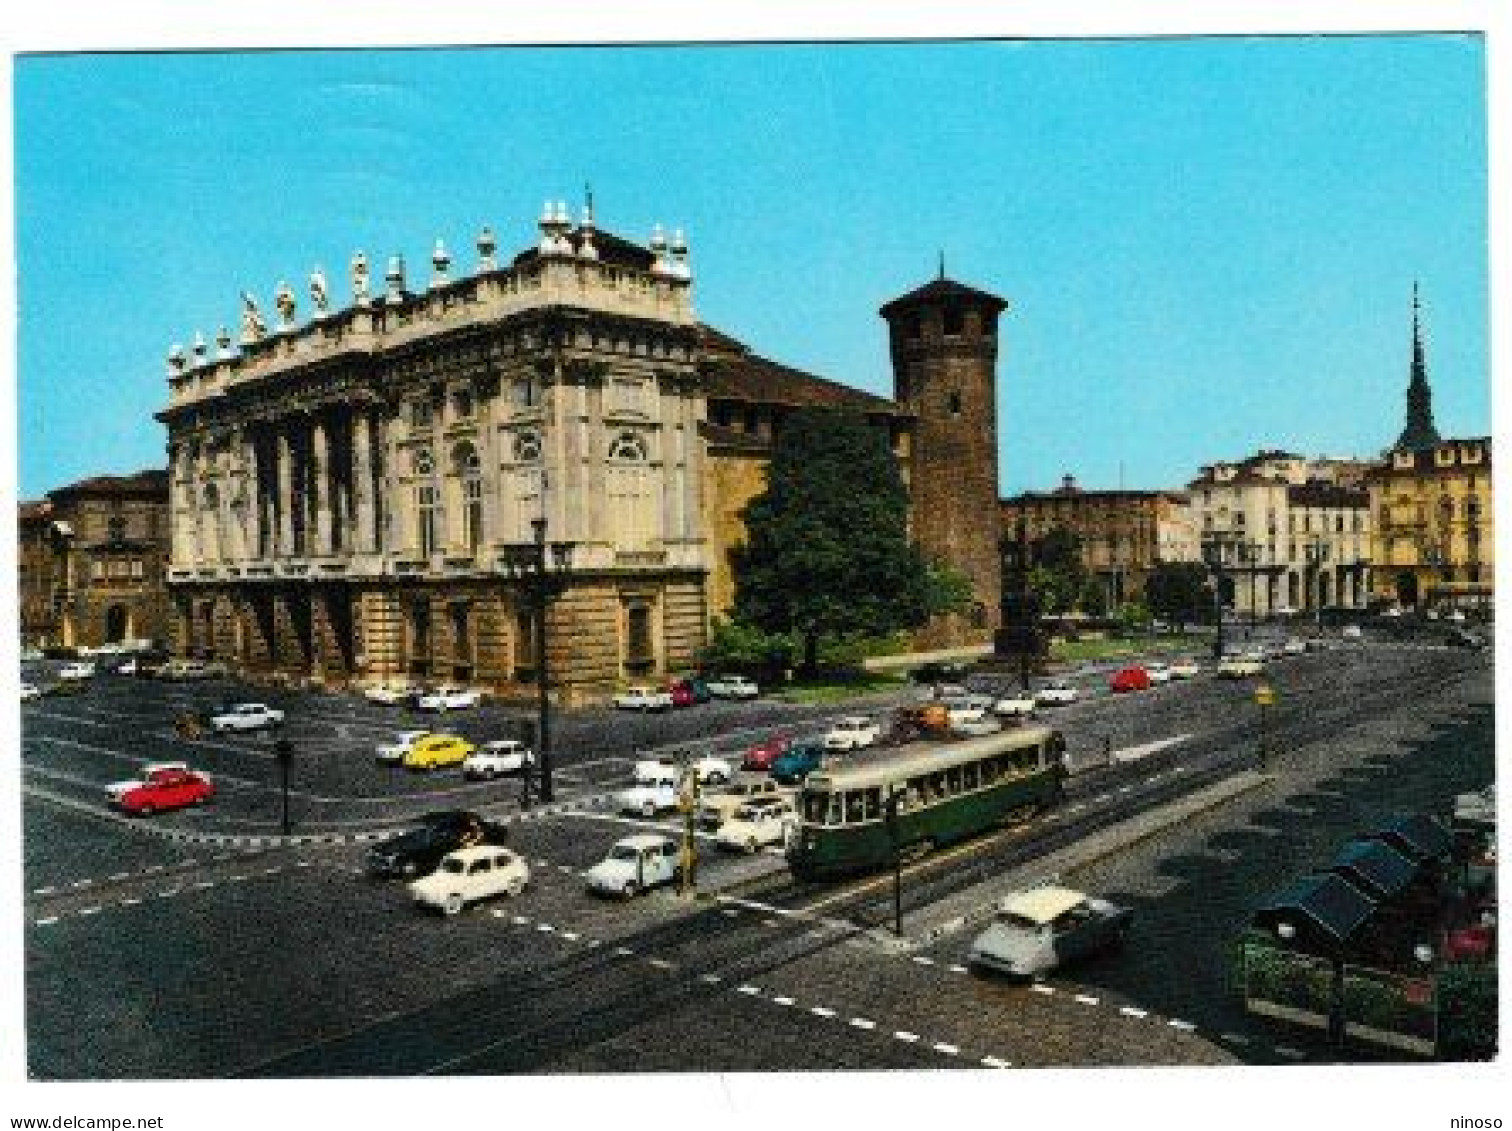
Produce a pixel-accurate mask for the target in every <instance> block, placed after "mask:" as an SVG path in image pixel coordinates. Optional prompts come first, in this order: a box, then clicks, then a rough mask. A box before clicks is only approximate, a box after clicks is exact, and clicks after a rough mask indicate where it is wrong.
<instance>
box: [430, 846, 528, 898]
mask: <svg viewBox="0 0 1512 1131" xmlns="http://www.w3.org/2000/svg"><path fill="white" fill-rule="evenodd" d="M529 882H530V869H529V867H527V866H526V864H525V861H524V860H522V859H520V857H519V856H518V855H516V854H515V853H513V852H511V851H510V850H509V849H507V848H499V847H497V846H496V845H491V844H480V845H476V846H474V847H472V848H460V849H458V850H457V851H456V852H449V853H447V854H446V855H445V856H444V857H442V859H441V863H440V865H439V866H438V867H437V868H436V870H435V871H434V872H432V873H431V874H430V875H428V876H425V877H423V878H421V879H418V880H416V881H414V882H413V883H412V884H410V886H409V890H410V896H411V897H412V898H413V899H414V901H415V903H416V904H417V905H418V906H420V907H430V908H434V909H435V910H437V911H439V912H441V914H443V915H456V914H457V913H458V912H460V911H461V910H462V909H463V908H465V907H466V906H467V905H468V904H469V903H477V902H478V901H479V900H482V899H492V898H493V897H494V896H498V895H507V896H511V897H513V896H517V895H519V894H520V893H521V892H523V891H524V890H525V885H526V884H527V883H529Z"/></svg>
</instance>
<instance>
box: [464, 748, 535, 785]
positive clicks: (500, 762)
mask: <svg viewBox="0 0 1512 1131" xmlns="http://www.w3.org/2000/svg"><path fill="white" fill-rule="evenodd" d="M534 765H535V751H534V750H532V749H531V748H530V747H528V746H526V745H525V744H524V743H523V742H520V741H519V740H518V739H513V738H496V739H494V740H493V741H492V742H485V743H484V744H483V745H482V746H480V747H478V748H477V749H476V750H474V751H473V752H472V753H471V754H469V755H468V756H467V757H466V758H464V759H463V760H462V776H463V777H464V778H483V779H485V780H490V779H493V778H496V777H499V776H500V775H502V774H517V773H519V772H520V771H521V770H523V769H524V768H525V767H526V766H534Z"/></svg>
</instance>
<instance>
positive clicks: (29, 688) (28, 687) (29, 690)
mask: <svg viewBox="0 0 1512 1131" xmlns="http://www.w3.org/2000/svg"><path fill="white" fill-rule="evenodd" d="M40 698H42V689H41V688H40V687H38V686H37V685H36V684H35V683H23V684H22V685H21V702H23V703H25V702H26V701H27V700H28V699H40Z"/></svg>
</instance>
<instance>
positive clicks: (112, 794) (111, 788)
mask: <svg viewBox="0 0 1512 1131" xmlns="http://www.w3.org/2000/svg"><path fill="white" fill-rule="evenodd" d="M159 770H173V771H176V772H178V773H188V772H189V763H188V762H148V763H147V764H146V765H145V766H143V767H142V768H141V769H140V770H139V771H137V776H136V777H134V778H128V779H127V780H125V781H117V782H111V783H110V784H109V785H107V786H106V787H105V795H106V796H107V797H109V798H110V801H111V803H112V804H119V803H120V800H121V798H122V797H124V796H125V795H126V794H127V793H130V792H131V791H132V790H133V789H136V788H137V786H139V785H141V784H143V783H144V782H146V781H147V779H148V778H150V777H151V776H152V775H153V774H155V773H157V772H158V771H159ZM199 776H200V777H202V778H206V779H208V778H209V776H210V775H209V774H206V773H203V772H199Z"/></svg>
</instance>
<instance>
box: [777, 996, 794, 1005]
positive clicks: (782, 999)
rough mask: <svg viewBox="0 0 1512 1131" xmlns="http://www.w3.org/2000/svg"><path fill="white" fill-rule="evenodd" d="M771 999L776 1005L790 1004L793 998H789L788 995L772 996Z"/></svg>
mask: <svg viewBox="0 0 1512 1131" xmlns="http://www.w3.org/2000/svg"><path fill="white" fill-rule="evenodd" d="M772 1000H773V1001H774V1002H776V1003H777V1004H778V1005H792V1004H793V999H792V998H790V997H774V998H773V999H772Z"/></svg>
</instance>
